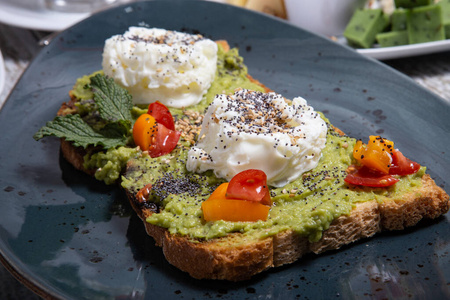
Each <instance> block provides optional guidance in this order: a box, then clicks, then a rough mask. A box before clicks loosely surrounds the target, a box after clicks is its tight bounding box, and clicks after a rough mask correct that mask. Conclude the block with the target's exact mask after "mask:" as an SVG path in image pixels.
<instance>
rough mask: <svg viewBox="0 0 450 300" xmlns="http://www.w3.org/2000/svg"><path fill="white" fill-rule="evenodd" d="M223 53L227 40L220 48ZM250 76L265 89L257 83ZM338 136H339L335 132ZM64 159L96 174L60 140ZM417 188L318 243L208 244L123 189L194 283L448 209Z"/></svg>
mask: <svg viewBox="0 0 450 300" xmlns="http://www.w3.org/2000/svg"><path fill="white" fill-rule="evenodd" d="M223 47H224V48H225V49H226V47H227V44H226V42H225V43H224V44H223ZM249 78H250V79H251V80H252V81H254V82H256V83H258V84H260V85H261V86H263V87H264V88H265V89H266V92H267V91H269V89H268V88H267V87H265V86H264V85H263V84H261V83H259V82H258V81H257V80H255V79H253V78H251V77H250V76H249ZM71 97H72V99H71V100H70V101H69V102H68V103H64V104H63V105H62V106H61V109H60V110H59V111H58V115H66V114H70V113H76V107H75V105H74V103H75V101H76V99H74V97H73V96H72V95H71ZM336 131H337V132H340V133H341V134H342V132H341V131H339V130H338V129H336ZM61 151H62V154H63V156H64V158H65V159H66V160H67V161H68V162H69V163H71V164H72V165H73V166H74V167H75V168H77V169H79V170H82V171H84V172H86V173H87V174H89V175H93V174H94V173H95V170H88V169H85V167H84V155H85V154H86V153H87V151H86V150H85V149H83V148H80V147H74V146H73V145H72V144H71V143H70V142H67V141H65V140H64V139H61ZM421 181H422V184H421V185H420V186H418V187H415V188H413V189H412V190H411V191H410V192H408V193H406V194H403V195H401V196H400V197H396V198H388V199H387V200H385V201H383V202H381V203H380V202H378V201H376V200H372V201H367V202H362V203H359V204H357V205H356V206H355V208H354V209H353V210H352V211H351V213H350V214H349V215H342V216H340V217H338V218H336V219H335V220H333V221H332V223H331V224H330V226H329V228H328V229H326V230H325V231H324V232H323V234H322V237H321V239H320V240H319V241H317V242H310V241H309V239H308V237H306V236H302V235H299V234H297V233H296V232H294V231H293V230H284V231H282V232H280V233H278V234H275V235H273V236H269V237H265V238H262V239H255V238H249V237H248V236H246V235H244V234H241V233H230V234H228V235H227V236H225V237H221V238H214V239H211V240H195V239H192V238H190V237H187V236H181V235H177V234H170V233H169V231H168V230H167V229H165V228H163V227H159V226H157V225H152V224H150V223H148V222H146V219H147V217H149V216H151V215H152V214H153V213H154V212H156V210H155V208H153V207H152V206H149V205H143V204H142V203H141V202H139V200H138V198H137V197H136V195H135V194H134V192H132V191H127V196H128V198H129V201H130V203H131V205H132V207H133V209H134V210H135V211H136V213H137V214H138V216H139V217H140V218H141V220H142V221H143V223H144V226H145V228H146V231H147V233H148V234H149V235H150V236H152V237H153V238H154V239H155V242H156V245H158V246H160V247H162V251H163V253H164V255H165V257H166V259H167V261H168V262H169V263H171V264H172V265H174V266H176V267H177V268H179V269H180V270H183V271H185V272H188V273H189V274H190V275H191V276H192V277H194V278H198V279H222V280H230V281H240V280H246V279H248V278H250V277H252V276H254V275H256V274H258V273H260V272H262V271H264V270H267V269H269V268H272V267H278V266H281V265H285V264H290V263H292V262H294V261H296V260H298V259H299V258H301V257H302V256H303V255H305V254H307V253H311V252H313V253H322V252H325V251H328V250H333V249H339V248H340V247H342V246H343V245H347V244H350V243H352V242H355V241H358V240H361V239H364V238H368V237H371V236H373V235H374V234H376V233H377V232H380V231H383V230H402V229H404V228H405V227H409V226H414V225H415V224H417V223H418V222H419V221H420V220H422V219H424V218H429V219H434V218H437V217H439V216H441V215H442V214H445V213H446V212H447V211H448V210H449V207H450V201H449V196H448V195H447V193H446V192H445V191H444V190H443V189H442V188H440V187H438V186H437V185H436V184H435V182H434V181H433V180H432V179H431V178H430V176H429V175H424V176H423V177H422V179H421Z"/></svg>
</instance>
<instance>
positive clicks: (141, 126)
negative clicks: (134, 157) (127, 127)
mask: <svg viewBox="0 0 450 300" xmlns="http://www.w3.org/2000/svg"><path fill="white" fill-rule="evenodd" d="M157 128H158V126H157V124H156V120H155V118H154V117H153V116H151V115H149V114H142V115H141V116H140V117H139V118H138V119H137V120H136V123H134V126H133V139H134V143H135V144H136V146H139V147H140V148H141V150H143V151H147V150H148V148H149V147H150V145H152V144H154V142H155V139H156V132H157Z"/></svg>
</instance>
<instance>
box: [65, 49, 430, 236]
mask: <svg viewBox="0 0 450 300" xmlns="http://www.w3.org/2000/svg"><path fill="white" fill-rule="evenodd" d="M89 83H90V76H84V77H83V78H80V79H79V80H78V81H77V83H76V85H75V87H74V89H73V90H72V94H73V95H74V96H75V97H77V98H78V99H80V100H79V101H78V103H77V104H76V105H77V107H78V109H79V111H80V114H82V115H84V116H85V117H86V118H88V117H89V116H90V115H95V110H96V107H95V103H94V102H93V100H92V98H93V95H92V92H91V91H90V90H89V89H86V88H85V87H86V85H87V84H89ZM236 88H246V89H251V90H259V91H262V90H263V89H262V88H261V87H260V86H258V85H256V84H254V83H252V82H251V81H250V80H249V79H248V78H247V68H246V66H245V65H244V64H243V59H242V57H240V56H239V54H238V50H237V49H231V50H229V51H228V52H225V51H224V50H223V49H222V47H221V46H220V45H219V52H218V63H217V71H216V78H215V80H214V82H213V83H212V85H211V87H210V89H209V90H208V92H207V93H206V94H205V95H204V97H203V99H202V101H201V102H200V103H199V104H197V105H195V106H192V107H189V108H187V109H188V110H189V111H196V112H198V113H203V112H204V111H205V109H206V108H207V106H208V105H209V103H211V102H212V100H213V99H214V96H215V95H216V94H222V93H226V94H230V93H232V92H233V91H234V90H235V89H236ZM170 110H171V112H172V114H173V115H174V117H175V118H178V119H180V118H181V119H184V120H187V121H189V122H190V123H192V122H193V121H192V120H191V119H190V118H189V117H188V116H187V114H186V113H185V110H184V109H170ZM146 111H147V108H146V107H137V106H136V107H134V108H133V110H132V114H133V116H134V117H136V118H137V117H138V116H139V115H140V114H142V113H144V112H146ZM322 117H323V118H324V119H325V120H326V118H325V117H324V116H322ZM326 121H327V122H328V120H326ZM327 124H329V123H327ZM131 140H132V139H131ZM355 142H356V141H355V139H353V138H349V137H347V136H339V135H338V134H337V133H336V132H335V131H334V130H333V128H332V126H331V125H329V129H328V133H327V143H326V146H325V148H324V150H323V151H322V157H321V159H320V161H319V165H318V166H317V167H316V168H315V169H313V170H311V171H309V172H307V173H305V174H303V175H302V176H300V177H299V178H298V179H297V180H295V181H293V182H291V183H289V184H288V185H286V186H284V187H282V188H272V189H271V194H272V200H273V205H272V207H271V209H270V212H269V217H268V219H267V221H257V222H227V221H216V222H205V221H204V219H203V213H202V210H201V204H202V203H203V201H205V200H206V199H207V198H208V197H209V195H210V194H211V193H212V191H214V189H215V188H216V187H217V186H218V185H219V184H220V183H222V182H224V180H223V179H220V178H216V177H215V176H214V175H213V173H212V172H206V173H204V174H193V173H190V172H188V171H187V170H186V159H187V152H188V151H189V147H190V143H189V141H187V140H186V139H184V138H183V136H182V138H181V143H179V145H178V146H177V148H176V149H175V150H174V151H172V152H171V153H170V154H167V155H164V156H161V157H158V158H151V157H150V156H148V154H147V153H146V152H141V151H139V150H137V148H135V146H134V145H133V144H132V142H130V145H129V146H127V147H118V148H116V149H110V150H108V151H106V152H97V153H91V154H88V155H86V156H85V167H87V168H90V169H96V170H97V171H96V173H95V177H96V178H97V179H99V180H103V181H104V182H105V183H107V184H112V183H114V182H116V181H117V179H118V178H119V177H120V175H121V172H122V171H123V169H124V167H125V164H126V163H127V162H129V164H130V165H129V166H130V167H129V168H128V169H127V172H126V173H125V174H124V175H123V176H122V183H121V185H122V187H124V188H125V189H128V190H129V191H131V192H135V193H136V192H138V191H139V190H140V189H141V188H143V187H144V186H145V185H146V184H148V183H151V184H152V189H151V192H150V198H149V201H151V202H153V203H155V204H157V206H159V207H160V208H161V209H160V212H158V213H154V214H152V215H151V216H150V217H148V219H147V222H149V223H151V224H155V225H158V226H161V227H164V228H167V229H168V230H169V232H170V233H172V234H181V235H185V236H189V237H191V238H193V239H212V238H216V237H222V236H225V235H227V234H229V233H233V232H240V233H243V234H244V235H245V236H246V238H247V240H248V239H260V238H264V237H267V236H272V235H275V234H277V233H279V232H282V231H284V230H288V229H291V230H294V231H295V232H297V233H299V234H301V235H303V236H307V237H308V238H309V239H310V240H311V241H317V240H319V239H320V238H321V236H322V232H323V230H326V229H327V228H328V227H329V226H330V223H331V222H332V221H333V220H334V219H336V218H337V217H339V216H341V215H346V214H349V213H350V212H351V210H352V208H353V207H354V206H355V205H356V203H358V202H364V201H371V200H376V201H380V202H382V201H385V200H387V199H391V198H394V197H396V196H398V195H401V194H403V193H405V192H407V191H410V190H411V189H412V188H413V187H415V186H418V185H420V184H421V177H422V175H423V174H424V173H425V168H424V167H422V168H421V169H420V171H419V172H418V173H416V174H414V175H408V176H404V177H401V179H400V181H399V182H398V183H396V184H395V185H394V186H393V187H389V188H370V189H369V188H358V187H349V186H347V185H346V184H345V183H344V178H345V176H346V169H347V168H348V166H349V165H350V164H351V163H352V162H353V161H352V150H353V146H354V144H355Z"/></svg>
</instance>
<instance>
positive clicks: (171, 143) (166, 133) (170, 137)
mask: <svg viewBox="0 0 450 300" xmlns="http://www.w3.org/2000/svg"><path fill="white" fill-rule="evenodd" d="M157 125H158V127H157V131H156V137H155V143H153V144H151V145H150V147H149V148H148V153H149V154H150V156H151V157H158V156H161V155H165V154H167V153H170V152H172V150H173V149H174V148H175V147H176V146H177V143H178V140H179V139H180V136H181V132H178V131H175V130H170V129H168V128H167V127H166V126H164V125H163V124H161V123H157Z"/></svg>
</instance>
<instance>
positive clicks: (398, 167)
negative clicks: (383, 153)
mask: <svg viewBox="0 0 450 300" xmlns="http://www.w3.org/2000/svg"><path fill="white" fill-rule="evenodd" d="M419 169H420V164H418V163H416V162H415V161H412V160H410V159H409V158H406V157H405V156H404V155H403V153H401V152H400V151H399V150H397V149H395V150H394V151H393V152H392V164H391V167H390V169H389V174H391V175H402V176H403V175H409V174H414V173H416V172H417V171H419Z"/></svg>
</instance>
